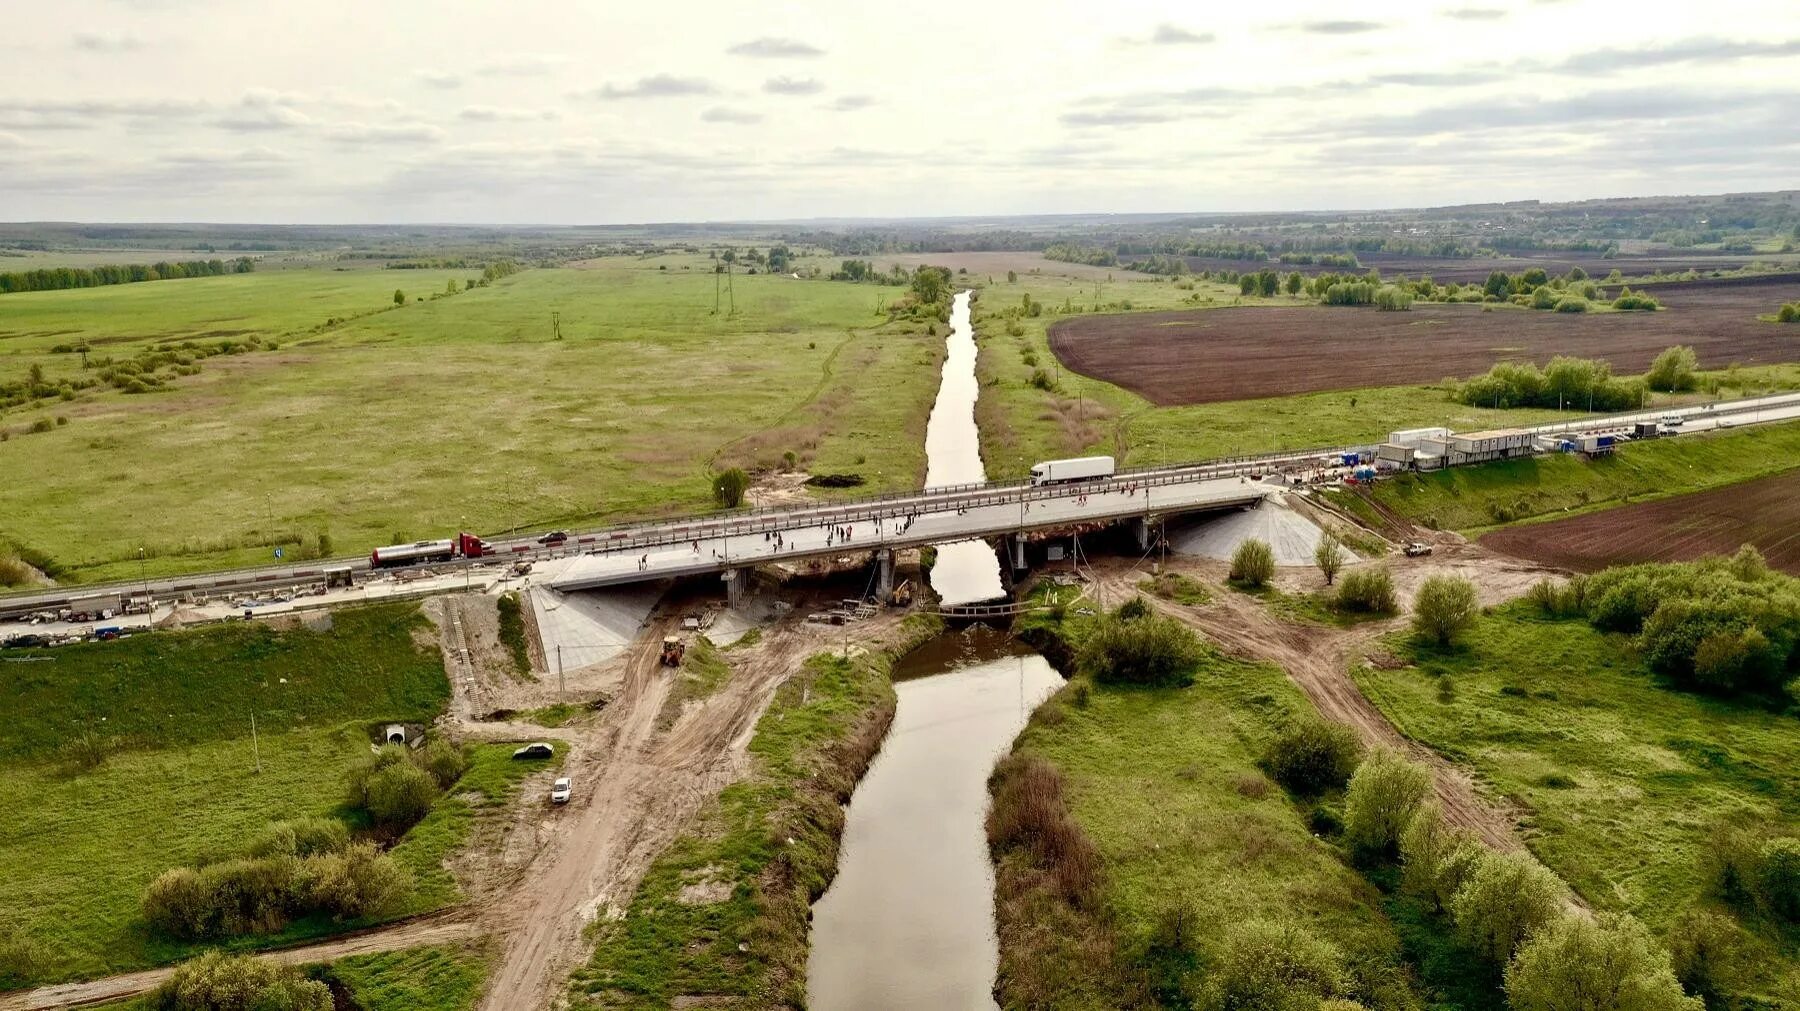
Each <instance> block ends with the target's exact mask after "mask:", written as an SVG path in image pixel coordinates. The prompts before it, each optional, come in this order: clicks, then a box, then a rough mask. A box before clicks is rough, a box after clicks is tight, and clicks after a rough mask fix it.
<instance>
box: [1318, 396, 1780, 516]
mask: <svg viewBox="0 0 1800 1011" xmlns="http://www.w3.org/2000/svg"><path fill="white" fill-rule="evenodd" d="M1796 461H1800V423H1789V424H1781V425H1770V426H1767V427H1757V428H1746V429H1734V430H1730V431H1724V432H1716V433H1704V434H1698V435H1684V436H1681V437H1680V438H1675V439H1659V440H1656V441H1654V442H1647V443H1641V444H1637V445H1628V446H1625V447H1624V448H1622V449H1620V450H1619V451H1618V452H1617V453H1615V454H1613V455H1612V456H1611V457H1606V458H1602V459H1598V460H1592V461H1589V460H1582V459H1580V458H1578V457H1576V456H1573V455H1555V456H1542V457H1533V458H1529V459H1523V460H1507V461H1501V462H1497V463H1489V464H1483V465H1481V466H1476V467H1455V468H1451V469H1447V470H1441V471H1436V472H1433V473H1429V474H1408V475H1402V476H1400V477H1397V478H1395V479H1394V480H1391V481H1383V482H1380V483H1379V484H1377V485H1376V486H1375V490H1374V493H1373V494H1374V495H1375V498H1376V500H1377V501H1379V502H1381V503H1382V504H1383V505H1385V506H1388V507H1390V508H1392V509H1394V510H1396V511H1398V512H1399V513H1401V514H1402V515H1404V516H1407V517H1409V518H1411V519H1413V520H1414V521H1416V522H1419V523H1422V524H1424V525H1426V526H1433V527H1437V528H1440V529H1445V530H1460V531H1463V532H1465V533H1472V532H1477V531H1479V530H1481V529H1483V528H1486V527H1491V526H1494V525H1496V524H1497V523H1500V522H1503V521H1516V520H1522V519H1531V518H1534V517H1545V518H1561V517H1563V516H1567V515H1571V514H1573V513H1578V512H1583V511H1586V510H1591V509H1602V508H1606V507H1607V506H1612V505H1619V504H1622V503H1624V502H1629V501H1640V500H1643V499H1650V498H1661V497H1663V496H1667V495H1680V494H1683V493H1686V492H1693V491H1701V490H1703V489H1706V488H1713V487H1717V486H1719V485H1724V484H1735V483H1737V482H1739V481H1748V480H1750V479H1751V478H1756V477H1764V476H1767V475H1769V474H1773V473H1777V472H1779V471H1783V470H1788V469H1791V468H1792V467H1793V466H1794V465H1795V462H1796ZM1343 501H1344V502H1345V503H1346V504H1347V505H1349V506H1350V507H1351V508H1353V509H1355V508H1357V507H1358V506H1357V501H1356V499H1355V498H1354V497H1352V496H1345V497H1344V498H1343Z"/></svg>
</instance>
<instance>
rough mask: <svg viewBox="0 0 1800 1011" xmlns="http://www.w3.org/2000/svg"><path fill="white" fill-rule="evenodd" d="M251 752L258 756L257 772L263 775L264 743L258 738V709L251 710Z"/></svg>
mask: <svg viewBox="0 0 1800 1011" xmlns="http://www.w3.org/2000/svg"><path fill="white" fill-rule="evenodd" d="M250 754H251V755H253V756H255V758H256V774H257V775H259V776H260V775H262V745H261V744H259V743H258V742H257V740H256V710H254V709H252V710H250Z"/></svg>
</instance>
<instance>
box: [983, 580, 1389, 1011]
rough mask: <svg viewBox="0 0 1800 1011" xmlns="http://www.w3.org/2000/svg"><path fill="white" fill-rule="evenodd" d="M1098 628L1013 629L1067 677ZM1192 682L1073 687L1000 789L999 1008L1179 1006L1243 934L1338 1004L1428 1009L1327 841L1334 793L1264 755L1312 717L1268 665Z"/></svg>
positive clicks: (1025, 743) (1373, 903) (1040, 624)
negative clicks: (1324, 974) (1272, 949)
mask: <svg viewBox="0 0 1800 1011" xmlns="http://www.w3.org/2000/svg"><path fill="white" fill-rule="evenodd" d="M1092 620H1093V619H1091V618H1085V617H1079V616H1075V615H1073V614H1070V615H1068V616H1066V617H1065V616H1059V612H1049V613H1047V614H1043V615H1035V616H1032V617H1030V618H1028V619H1026V620H1024V621H1023V622H1022V624H1021V626H1020V628H1019V629H1018V631H1019V634H1020V635H1021V637H1022V638H1024V639H1025V640H1026V641H1028V642H1030V643H1032V644H1033V645H1035V646H1037V647H1038V648H1039V649H1040V650H1041V651H1042V652H1043V654H1044V656H1045V657H1047V658H1049V659H1050V660H1051V661H1052V662H1053V663H1056V664H1057V665H1058V666H1059V667H1061V668H1062V669H1063V670H1064V672H1065V673H1071V674H1072V673H1073V657H1074V653H1075V650H1076V649H1077V648H1078V646H1079V643H1080V641H1081V638H1082V636H1083V634H1084V632H1085V626H1086V625H1087V624H1088V623H1089V622H1091V621H1092ZM1193 675H1194V681H1193V683H1192V684H1190V685H1188V686H1186V687H1170V688H1138V687H1120V686H1108V685H1100V684H1095V683H1093V682H1092V681H1091V680H1089V679H1087V678H1085V677H1079V676H1076V677H1073V678H1072V679H1071V681H1070V682H1069V684H1068V686H1067V687H1065V688H1064V689H1063V690H1062V691H1060V692H1059V693H1058V694H1057V695H1056V696H1055V697H1053V698H1052V699H1051V700H1050V701H1048V702H1046V703H1044V704H1043V705H1042V706H1040V707H1039V708H1038V710H1037V712H1036V713H1035V714H1034V715H1033V717H1032V719H1031V722H1030V724H1029V725H1028V726H1027V728H1026V730H1025V731H1024V733H1022V734H1021V735H1020V736H1019V738H1018V740H1017V741H1016V742H1015V744H1014V752H1013V755H1012V757H1010V758H1009V759H1007V760H1006V761H1005V762H1003V763H1002V764H1001V766H1000V768H999V769H998V770H996V772H995V775H994V777H993V779H992V781H991V783H990V789H991V792H992V795H993V813H992V814H991V815H990V820H989V825H988V830H989V844H990V847H991V849H992V854H993V858H994V862H995V868H996V880H997V917H998V924H999V933H1000V974H999V979H998V981H997V984H996V996H997V997H998V999H999V1002H1000V1004H1001V1006H1002V1007H1007V1008H1014V1007H1057V1008H1095V1009H1098V1008H1110V1007H1122V1006H1139V1007H1157V1006H1187V1005H1188V1004H1189V1003H1190V1002H1192V1001H1194V1000H1196V999H1198V998H1200V997H1201V996H1202V995H1201V993H1200V991H1201V988H1202V984H1203V977H1204V976H1205V975H1206V974H1205V973H1203V972H1202V971H1201V969H1202V967H1207V966H1217V965H1218V964H1219V962H1220V961H1221V960H1222V959H1224V958H1226V957H1227V954H1228V952H1229V951H1230V949H1231V948H1232V946H1233V945H1234V944H1236V943H1239V942H1240V941H1241V939H1242V938H1243V937H1244V936H1245V935H1246V932H1253V931H1255V930H1259V929H1267V930H1273V931H1278V932H1281V933H1283V934H1284V935H1286V936H1288V937H1290V938H1294V939H1296V940H1294V943H1295V944H1296V945H1305V946H1308V947H1310V948H1312V949H1316V950H1320V951H1325V952H1327V954H1326V955H1325V956H1324V958H1325V959H1326V960H1327V961H1328V962H1331V963H1332V964H1334V965H1335V966H1336V967H1337V969H1336V971H1337V972H1339V973H1340V974H1341V977H1342V980H1343V990H1344V995H1345V996H1351V997H1354V998H1356V999H1359V1000H1361V1001H1363V1002H1364V1003H1366V1004H1367V1005H1369V1006H1381V1007H1389V1006H1399V1007H1407V1006H1416V1004H1417V1003H1418V996H1417V995H1416V994H1415V993H1414V992H1413V991H1412V988H1411V984H1410V981H1409V975H1408V972H1407V969H1406V966H1405V963H1404V960H1403V955H1402V943H1401V937H1400V933H1399V931H1398V930H1397V929H1396V928H1395V926H1394V924H1393V923H1392V922H1390V921H1389V919H1388V918H1387V916H1386V915H1385V914H1384V912H1383V909H1382V897H1381V894H1380V893H1379V892H1378V891H1377V889H1376V888H1375V887H1374V886H1372V885H1371V884H1370V883H1369V882H1368V881H1367V880H1365V879H1364V878H1363V877H1362V876H1361V875H1360V874H1358V873H1357V872H1356V871H1355V870H1353V869H1352V868H1351V867H1350V866H1349V864H1348V862H1347V861H1346V860H1345V859H1344V856H1343V855H1342V853H1341V852H1340V850H1339V848H1338V847H1337V846H1336V845H1335V844H1334V843H1333V842H1332V841H1330V840H1331V837H1332V835H1333V833H1334V832H1335V826H1336V825H1337V824H1338V823H1339V821H1340V820H1341V815H1342V811H1341V797H1340V796H1338V795H1335V794H1327V795H1326V796H1325V797H1324V798H1322V799H1320V800H1318V801H1315V802H1302V801H1299V800H1297V799H1295V798H1292V797H1290V796H1289V795H1288V794H1287V793H1285V792H1284V791H1283V790H1282V789H1281V788H1280V787H1279V786H1277V785H1275V784H1274V783H1273V782H1271V781H1270V780H1269V779H1268V778H1267V777H1266V776H1265V775H1264V774H1263V772H1262V771H1261V770H1260V769H1259V768H1258V764H1257V763H1258V758H1259V757H1260V756H1261V754H1262V752H1263V749H1264V747H1265V746H1266V744H1267V743H1268V741H1269V740H1270V738H1271V737H1272V736H1273V735H1274V734H1275V733H1276V731H1277V730H1278V729H1279V728H1280V727H1281V726H1282V725H1283V724H1284V723H1285V722H1286V721H1287V720H1288V719H1289V718H1290V717H1292V716H1297V715H1302V714H1305V715H1311V713H1312V708H1311V706H1310V704H1309V703H1308V702H1307V701H1306V699H1305V698H1304V696H1302V695H1301V693H1300V692H1299V690H1298V689H1296V688H1295V687H1294V686H1293V684H1292V683H1291V682H1289V681H1288V679H1287V678H1286V677H1285V676H1284V675H1283V673H1282V672H1281V671H1280V670H1279V669H1278V668H1276V667H1274V666H1272V665H1270V664H1266V663H1254V662H1248V661H1244V660H1238V659H1234V658H1231V657H1228V656H1225V655H1224V654H1222V653H1219V652H1218V651H1217V650H1215V649H1213V648H1212V647H1210V646H1205V647H1203V648H1202V650H1201V659H1200V662H1199V664H1198V666H1197V668H1196V669H1195V670H1194V672H1193Z"/></svg>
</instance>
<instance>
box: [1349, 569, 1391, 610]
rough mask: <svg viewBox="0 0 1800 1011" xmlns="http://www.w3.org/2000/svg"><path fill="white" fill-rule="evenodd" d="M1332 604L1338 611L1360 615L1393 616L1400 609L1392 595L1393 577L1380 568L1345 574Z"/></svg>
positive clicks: (1357, 570) (1358, 570)
mask: <svg viewBox="0 0 1800 1011" xmlns="http://www.w3.org/2000/svg"><path fill="white" fill-rule="evenodd" d="M1333 604H1334V605H1335V606H1336V607H1337V609H1338V610H1340V611H1353V612H1357V613H1360V614H1393V613H1394V612H1395V611H1397V610H1399V609H1400V602H1399V600H1398V598H1396V597H1395V595H1394V577H1393V576H1391V575H1389V574H1388V570H1387V569H1386V568H1385V567H1380V566H1376V567H1373V568H1366V569H1356V570H1353V571H1351V572H1347V573H1345V574H1344V581H1343V583H1342V584H1340V585H1339V586H1338V590H1337V597H1336V598H1335V599H1334V600H1333Z"/></svg>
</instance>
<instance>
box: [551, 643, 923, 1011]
mask: <svg viewBox="0 0 1800 1011" xmlns="http://www.w3.org/2000/svg"><path fill="white" fill-rule="evenodd" d="M907 621H908V623H907V625H906V626H905V627H904V629H903V634H902V637H901V639H900V641H899V642H898V643H896V644H895V645H894V646H893V647H892V648H890V649H886V650H879V651H874V652H865V653H862V654H859V655H856V656H853V657H851V658H850V659H845V658H843V657H841V656H836V655H833V654H829V653H821V654H817V655H815V656H813V657H812V658H811V659H809V660H808V661H807V662H806V666H805V668H804V669H803V670H802V671H801V672H799V673H796V674H795V675H794V676H793V677H792V678H790V679H789V680H788V681H787V682H786V683H785V684H783V685H782V686H781V688H780V690H779V691H777V692H776V695H775V699H774V701H773V702H771V703H770V705H769V708H768V710H767V711H766V712H765V713H764V714H763V716H762V718H761V719H760V720H759V721H757V724H756V733H755V736H754V737H753V738H752V739H751V742H750V753H751V755H752V757H753V759H754V762H755V767H754V769H753V771H752V772H751V774H750V775H749V776H748V777H747V778H746V779H744V780H742V781H740V782H738V783H734V784H732V785H731V786H728V787H726V788H725V789H724V790H723V791H722V792H721V793H720V794H719V797H718V799H717V800H716V801H714V802H713V803H712V804H710V805H709V806H708V807H706V808H704V809H703V810H702V812H701V814H700V816H699V818H698V821H697V826H696V827H695V828H694V829H692V830H690V831H689V832H688V833H687V834H685V835H683V836H682V837H681V838H680V839H677V840H676V841H675V843H674V844H673V845H671V846H670V847H669V848H668V849H667V850H666V851H664V853H663V854H662V856H660V857H658V858H657V860H656V862H655V863H654V864H652V865H651V867H650V870H649V872H648V873H647V874H646V875H645V877H644V880H643V883H642V884H640V885H639V886H638V891H637V894H636V895H635V896H633V897H632V900H631V905H630V907H629V908H628V909H627V910H626V913H625V916H624V918H623V919H620V920H617V921H611V922H609V921H602V922H601V923H600V924H599V925H598V926H597V927H596V928H595V931H596V933H595V937H596V940H597V942H598V947H597V948H596V950H595V952H594V957H593V959H592V960H591V961H590V962H589V963H588V965H587V966H586V967H585V968H583V969H581V970H579V971H578V972H576V974H575V977H574V980H573V983H572V997H573V1000H574V1006H576V1007H578V1008H633V1009H650V1008H658V1009H660V1008H668V1007H671V1006H676V1005H677V1002H678V1000H679V999H682V998H695V997H704V998H707V1006H708V1007H741V1008H766V1007H787V1006H793V1007H803V1006H804V1005H805V1002H806V978H805V977H806V929H807V927H806V925H807V920H808V918H809V914H810V911H811V904H812V900H813V899H814V898H816V897H817V896H818V895H819V894H820V893H822V892H823V891H824V890H825V886H826V885H827V884H828V883H829V882H830V880H831V877H832V875H833V873H834V871H835V868H836V864H837V842H838V835H839V833H841V832H842V829H843V811H842V809H841V806H840V805H841V804H842V803H843V802H844V801H846V800H848V799H849V796H850V791H851V790H852V789H853V788H854V786H855V784H856V780H857V779H858V778H859V777H860V776H861V774H862V771H863V769H864V768H866V767H867V764H868V762H869V761H870V760H872V759H873V758H874V756H875V752H876V750H877V749H878V748H879V747H880V743H881V738H882V735H883V734H884V733H885V732H886V729H887V725H888V723H889V722H890V721H891V720H892V719H893V712H894V690H893V686H892V685H891V684H890V683H889V681H888V672H889V670H890V669H891V668H892V664H893V661H894V660H895V659H896V658H897V657H898V656H899V655H901V654H903V653H904V652H905V651H906V650H907V649H908V648H910V647H911V646H912V645H914V644H916V643H918V642H921V641H923V640H924V639H926V638H929V637H930V636H931V635H932V634H935V632H936V631H937V630H938V629H939V628H940V627H941V624H940V623H939V622H937V621H936V620H935V619H928V618H923V617H914V618H909V619H908V620H907ZM690 886H693V887H692V890H690V891H689V893H688V896H687V897H686V898H684V896H683V891H684V889H690ZM696 891H699V892H706V891H712V892H713V893H714V894H713V895H711V896H704V897H696V895H695V894H694V892H696ZM740 945H742V946H744V947H743V950H740ZM682 1006H685V1005H682Z"/></svg>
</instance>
